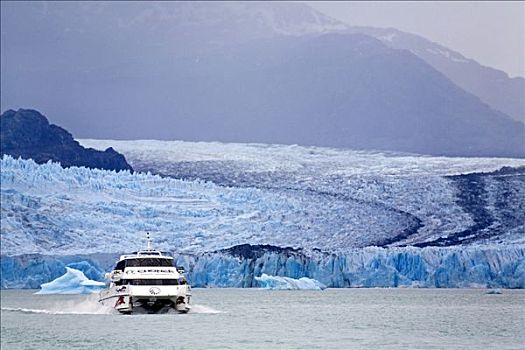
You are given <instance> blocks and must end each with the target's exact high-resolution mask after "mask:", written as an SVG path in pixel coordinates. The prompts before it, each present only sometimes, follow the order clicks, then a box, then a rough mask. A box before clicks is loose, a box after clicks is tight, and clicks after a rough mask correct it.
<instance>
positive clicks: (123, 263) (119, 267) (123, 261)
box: [115, 260, 126, 271]
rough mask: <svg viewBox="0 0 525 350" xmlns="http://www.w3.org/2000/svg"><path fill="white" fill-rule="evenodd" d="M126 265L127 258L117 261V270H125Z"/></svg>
mask: <svg viewBox="0 0 525 350" xmlns="http://www.w3.org/2000/svg"><path fill="white" fill-rule="evenodd" d="M125 265H126V261H125V260H121V261H119V262H118V263H117V266H115V270H120V271H124V266H125Z"/></svg>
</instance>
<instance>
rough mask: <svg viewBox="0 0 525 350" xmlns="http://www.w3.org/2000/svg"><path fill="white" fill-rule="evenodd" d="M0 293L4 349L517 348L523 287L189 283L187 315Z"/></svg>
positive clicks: (77, 298)
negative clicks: (310, 287)
mask: <svg viewBox="0 0 525 350" xmlns="http://www.w3.org/2000/svg"><path fill="white" fill-rule="evenodd" d="M33 292H34V291H27V290H3V291H1V302H2V304H1V307H2V313H1V331H2V332H1V348H2V350H7V349H57V348H58V349H108V350H111V349H525V291H523V290H502V293H503V294H501V295H488V294H485V292H486V291H485V290H476V289H328V290H325V291H269V290H257V289H194V290H193V300H192V302H193V304H194V308H193V310H192V311H191V312H190V313H189V314H186V315H179V314H164V315H131V316H125V315H119V314H112V312H111V310H107V309H104V308H102V307H100V306H99V305H98V303H97V302H96V296H95V295H91V296H85V295H33V294H32V293H33Z"/></svg>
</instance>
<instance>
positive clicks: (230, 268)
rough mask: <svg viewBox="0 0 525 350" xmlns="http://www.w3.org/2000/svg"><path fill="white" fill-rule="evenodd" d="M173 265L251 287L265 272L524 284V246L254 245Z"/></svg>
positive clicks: (427, 283)
mask: <svg viewBox="0 0 525 350" xmlns="http://www.w3.org/2000/svg"><path fill="white" fill-rule="evenodd" d="M247 251H249V252H250V254H245V252H247ZM177 264H178V265H181V266H184V267H185V268H186V269H187V271H188V278H189V281H190V283H192V284H193V285H195V286H201V287H204V286H213V287H254V286H257V283H256V281H255V277H257V276H261V275H262V274H267V275H273V276H285V277H290V278H295V279H297V278H301V277H308V278H312V279H315V280H318V281H320V282H321V283H323V284H324V285H326V286H328V287H403V286H406V287H437V288H459V287H502V288H525V247H524V246H495V247H489V246H472V247H456V248H450V247H448V248H436V247H427V248H413V247H407V248H389V249H385V248H377V247H368V248H362V249H356V250H352V251H348V252H345V253H338V254H335V253H324V252H320V251H312V252H302V251H297V250H293V249H282V248H277V247H273V248H272V247H270V246H266V247H265V246H263V247H260V246H259V247H256V246H253V247H251V248H247V249H245V250H244V253H243V252H240V253H239V252H237V253H233V254H232V252H231V251H227V250H226V251H222V252H215V253H207V254H202V255H198V256H195V255H180V256H179V257H178V259H177Z"/></svg>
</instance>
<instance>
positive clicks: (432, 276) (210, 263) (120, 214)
mask: <svg viewBox="0 0 525 350" xmlns="http://www.w3.org/2000/svg"><path fill="white" fill-rule="evenodd" d="M82 142H83V143H88V145H87V146H95V145H99V146H102V147H104V146H105V142H106V141H104V140H91V141H86V140H84V141H82ZM90 142H91V143H90ZM89 143H90V144H89ZM115 148H116V149H117V150H119V151H120V152H122V153H123V154H124V155H125V156H126V158H127V159H128V160H129V161H130V163H131V164H132V166H133V167H134V169H136V170H138V172H136V173H133V174H132V173H129V172H120V173H116V172H112V171H103V170H96V169H86V168H76V167H72V168H68V169H63V168H61V167H60V166H59V165H58V164H55V163H51V162H48V163H46V164H41V165H38V164H36V163H34V162H33V161H31V160H21V159H13V158H11V157H8V156H5V157H3V158H2V159H1V164H0V165H1V172H0V174H1V201H2V210H1V224H2V225H1V232H0V233H1V235H0V239H1V248H0V252H1V260H0V263H1V281H0V282H1V284H0V286H1V288H38V287H39V286H40V285H42V284H43V283H47V282H49V281H53V280H54V279H56V278H58V277H60V276H62V275H63V274H64V273H65V272H66V271H67V267H69V268H73V269H78V270H80V271H82V272H83V273H84V274H85V275H86V277H87V278H89V279H91V280H94V281H103V275H104V273H105V272H107V271H109V270H111V269H112V267H113V265H114V263H115V260H116V259H117V258H118V255H119V254H120V253H126V252H130V251H134V250H137V249H139V248H142V247H143V245H144V244H143V243H144V242H142V241H141V238H143V237H144V232H146V231H150V232H151V233H152V237H153V239H154V243H155V246H156V247H157V248H159V249H161V250H165V251H169V252H172V253H173V255H174V256H175V257H176V261H177V265H179V266H184V267H185V269H186V271H187V272H188V278H189V280H190V283H192V285H194V286H197V287H257V286H258V285H257V281H256V278H260V277H261V276H262V275H263V274H266V275H268V276H276V277H286V278H292V279H300V278H309V279H315V280H317V281H319V282H320V283H322V284H323V285H326V286H327V287H453V288H454V287H480V288H485V287H487V288H525V281H524V277H523V276H524V275H525V262H524V256H525V229H524V227H525V201H524V199H523V198H525V175H524V174H523V171H521V170H519V169H520V167H523V166H524V165H525V161H524V160H520V159H503V158H498V159H494V158H468V159H466V158H444V157H428V156H417V155H409V154H392V153H384V152H383V153H378V152H362V151H350V150H336V149H327V148H318V147H301V146H279V145H257V144H248V145H240V144H234V145H232V144H220V143H185V142H168V141H166V142H161V141H136V142H135V141H115ZM502 168H503V169H502ZM498 169H502V170H501V171H498ZM516 169H517V170H516ZM161 175H162V176H161Z"/></svg>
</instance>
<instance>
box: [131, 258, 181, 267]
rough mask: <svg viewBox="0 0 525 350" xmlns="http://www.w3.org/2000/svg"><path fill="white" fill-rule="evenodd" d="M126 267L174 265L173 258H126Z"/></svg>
mask: <svg viewBox="0 0 525 350" xmlns="http://www.w3.org/2000/svg"><path fill="white" fill-rule="evenodd" d="M125 261H126V267H159V266H160V267H173V263H172V261H171V259H163V258H138V259H126V260H125Z"/></svg>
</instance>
